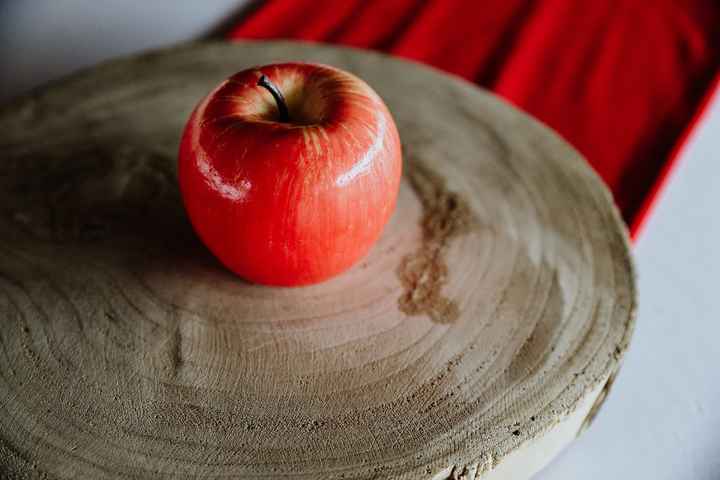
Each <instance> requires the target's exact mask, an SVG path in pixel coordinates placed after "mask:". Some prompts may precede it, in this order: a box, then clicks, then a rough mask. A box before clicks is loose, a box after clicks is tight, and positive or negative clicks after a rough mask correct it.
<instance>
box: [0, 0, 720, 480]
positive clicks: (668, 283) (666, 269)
mask: <svg viewBox="0 0 720 480" xmlns="http://www.w3.org/2000/svg"><path fill="white" fill-rule="evenodd" d="M246 1H247V0H246ZM243 3H245V2H243V1H241V0H240V1H239V0H204V1H202V2H179V1H176V0H162V1H160V0H149V1H148V0H146V1H137V0H132V1H130V0H125V1H123V2H119V1H115V2H110V1H103V0H6V1H5V2H3V3H0V65H2V67H1V69H0V100H1V99H6V98H9V97H11V96H14V95H16V94H18V93H21V92H22V91H24V90H27V89H28V88H29V87H31V86H35V85H38V84H40V83H44V82H45V81H47V80H49V79H52V78H55V77H57V76H58V75H62V74H65V73H67V72H70V71H72V70H74V69H76V68H78V67H80V66H85V65H90V64H92V63H95V62H97V61H99V60H101V59H104V58H108V57H112V56H115V55H119V54H125V53H129V52H131V51H135V50H141V49H144V48H149V47H156V46H160V45H165V44H168V43H173V42H177V41H180V40H185V39H191V38H195V37H197V36H198V35H202V34H205V33H206V32H208V31H209V30H211V29H212V28H214V27H215V26H216V25H217V24H218V23H219V22H222V21H223V20H225V19H226V17H227V15H231V14H232V13H234V12H236V11H237V9H238V6H239V5H241V4H243ZM719 182H720V99H718V98H716V99H715V101H714V105H713V106H712V108H711V111H710V112H709V115H708V116H706V118H705V120H704V122H703V124H702V126H701V128H700V130H699V131H697V132H696V134H695V135H694V138H693V140H692V141H691V143H690V145H689V148H688V149H687V150H686V151H685V152H684V153H683V158H682V159H681V161H680V166H679V168H678V169H677V170H676V172H675V174H674V176H673V178H672V180H671V182H670V184H669V188H667V189H666V190H665V192H664V193H663V194H662V197H661V201H660V203H659V206H658V208H657V209H656V210H655V212H654V213H653V215H652V217H651V219H650V221H649V222H648V223H647V225H646V228H645V231H644V233H643V235H642V236H641V238H640V240H639V242H638V243H637V245H636V248H635V254H636V260H637V268H638V279H639V291H640V309H639V314H638V322H637V329H636V332H635V336H634V339H633V342H632V345H631V348H630V352H629V354H628V355H627V357H626V359H625V365H624V367H623V369H622V370H621V372H620V375H619V377H618V379H617V381H616V383H615V387H614V388H613V391H612V392H611V395H610V397H609V399H608V400H607V402H606V404H605V407H604V408H603V409H602V410H601V412H600V414H599V416H598V418H597V419H596V421H595V423H594V424H593V426H592V427H591V428H590V430H589V431H588V432H586V433H585V435H583V436H582V437H580V439H578V441H577V442H575V443H574V444H573V445H572V446H571V447H570V448H569V449H568V450H566V451H565V452H564V453H563V454H562V455H561V456H560V457H559V458H557V459H556V460H555V461H554V462H553V463H552V464H551V465H550V466H549V467H548V468H546V469H545V470H544V471H543V472H542V473H541V474H540V475H538V479H539V480H550V479H552V480H563V479H568V480H570V479H572V480H577V479H605V478H612V479H653V480H664V479H668V480H670V479H673V480H682V479H688V480H690V479H692V480H716V479H718V478H720V346H719V345H720V303H715V301H716V300H718V297H719V296H720V280H718V278H719V277H720V221H718V211H719V210H720V208H719V207H720V185H718V183H719Z"/></svg>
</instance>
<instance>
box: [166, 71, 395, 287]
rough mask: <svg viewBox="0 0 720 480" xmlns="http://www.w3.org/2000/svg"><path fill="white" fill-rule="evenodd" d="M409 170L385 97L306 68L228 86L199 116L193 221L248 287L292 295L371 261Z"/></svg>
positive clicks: (189, 195)
mask: <svg viewBox="0 0 720 480" xmlns="http://www.w3.org/2000/svg"><path fill="white" fill-rule="evenodd" d="M401 171H402V155H401V149H400V140H399V136H398V132H397V129H396V127H395V122H394V121H393V119H392V116H391V115H390V112H389V111H388V109H387V107H386V106H385V104H384V103H383V101H382V100H381V99H380V97H379V96H378V95H377V93H375V92H374V91H373V90H372V89H371V88H370V87H369V86H368V85H367V84H366V83H365V82H363V81H362V80H360V79H359V78H357V77H355V76H354V75H352V74H350V73H348V72H345V71H342V70H339V69H337V68H333V67H329V66H326V65H315V64H307V63H284V64H277V65H267V66H264V67H257V68H251V69H249V70H244V71H242V72H239V73H237V74H235V75H233V76H232V77H230V78H229V79H227V80H225V81H224V82H223V83H221V84H220V85H219V86H218V87H217V88H215V89H214V90H213V91H212V92H211V93H210V94H209V95H208V96H207V97H206V98H205V99H203V100H202V101H201V102H200V104H199V105H198V106H197V107H196V108H195V110H194V111H193V113H192V115H191V116H190V119H189V120H188V123H187V125H186V127H185V131H184V133H183V137H182V141H181V145H180V154H179V165H178V175H179V181H180V188H181V191H182V195H183V200H184V203H185V208H186V210H187V212H188V215H189V217H190V221H191V222H192V225H193V227H194V228H195V230H196V232H197V233H198V235H199V236H200V238H201V239H202V240H203V242H204V243H205V244H206V245H207V247H208V248H209V249H210V250H211V251H212V252H213V254H214V255H215V256H216V257H217V258H218V259H220V261H221V262H222V263H223V264H224V265H226V266H227V267H228V268H229V269H230V270H232V271H233V272H235V273H236V274H238V275H240V276H241V277H243V278H245V279H247V280H250V281H252V282H256V283H262V284H268V285H287V286H291V285H303V284H309V283H314V282H319V281H321V280H324V279H327V278H329V277H331V276H333V275H336V274H338V273H340V272H342V271H344V270H345V269H347V268H349V267H350V266H351V265H353V264H354V263H355V262H356V261H358V260H359V259H360V258H361V257H363V256H364V255H365V254H366V253H367V252H368V250H369V249H370V247H371V246H372V245H373V243H374V242H375V241H376V240H377V239H378V237H379V236H380V233H381V232H382V230H383V227H384V226H385V224H386V223H387V221H388V219H389V218H390V215H391V214H392V212H393V209H394V207H395V201H396V199H397V194H398V189H399V184H400V174H401Z"/></svg>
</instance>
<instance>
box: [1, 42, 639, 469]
mask: <svg viewBox="0 0 720 480" xmlns="http://www.w3.org/2000/svg"><path fill="white" fill-rule="evenodd" d="M280 60H304V61H312V62H322V63H328V64H331V65H335V66H338V67H341V68H343V69H347V70H349V71H351V72H354V73H355V74H357V75H359V76H360V77H362V78H364V79H365V80H367V81H368V83H370V84H371V85H372V86H373V87H374V88H375V89H376V90H377V91H378V92H379V93H380V95H381V96H382V97H383V98H384V99H385V100H386V102H387V104H388V106H389V107H390V109H391V111H392V113H393V115H394V116H395V118H396V120H397V123H398V127H399V130H400V135H401V138H402V141H403V149H404V161H405V178H404V180H403V185H402V189H401V193H400V197H399V201H398V206H397V211H396V213H395V215H394V217H393V219H392V221H391V223H390V224H389V225H388V227H387V228H386V230H385V232H384V234H383V236H382V238H381V240H380V242H379V243H378V244H377V245H376V246H375V247H374V249H373V250H372V252H371V254H370V255H369V256H368V257H367V258H366V259H365V260H364V261H362V262H361V263H360V264H358V265H357V266H355V267H354V268H353V269H351V270H350V271H348V272H346V273H345V274H343V275H341V276H339V277H337V278H335V279H333V280H331V281H328V282H326V283H323V284H320V285H316V286H311V287H306V288H294V289H281V288H267V287H261V286H255V285H249V284H247V283H244V282H243V281H241V280H239V279H238V278H236V277H234V276H233V275H231V274H230V273H229V272H228V271H226V270H225V269H223V268H222V267H221V266H220V265H219V263H218V262H217V261H216V260H215V259H214V258H213V257H212V256H211V255H210V254H209V253H208V252H207V251H206V249H205V248H204V247H203V246H202V244H201V243H200V242H199V241H198V239H197V238H196V237H195V236H194V234H193V232H192V229H191V227H190V225H189V223H188V221H187V219H186V217H185V215H184V212H183V207H182V204H181V200H180V196H179V193H178V190H177V186H176V179H175V161H176V152H177V146H178V140H179V136H180V133H181V129H182V127H183V125H184V122H185V120H186V118H187V117H188V114H189V113H190V111H191V109H192V108H193V107H194V105H195V103H196V102H197V101H198V100H199V99H200V98H201V97H203V96H204V95H205V94H206V93H208V91H209V90H210V89H211V88H213V87H214V86H215V85H216V84H218V83H219V82H220V81H222V80H223V79H224V78H226V77H227V76H229V75H230V74H231V73H233V72H235V71H238V70H241V69H244V68H247V67H250V66H252V65H256V64H265V63H270V62H273V61H280ZM0 151H1V152H2V159H1V160H0V209H1V210H0V211H2V215H1V216H0V319H1V320H2V329H1V330H0V352H1V353H0V372H1V373H0V469H1V470H0V472H1V473H2V476H3V477H4V478H7V477H10V478H12V477H13V476H18V477H22V478H25V477H30V478H36V477H37V478H94V479H105V478H171V477H172V478H215V477H228V476H231V477H234V478H246V479H252V478H283V477H292V478H298V479H306V478H322V479H331V478H345V479H351V478H398V479H400V478H402V479H420V478H428V479H432V478H434V479H443V478H462V479H472V478H493V479H495V478H513V479H519V478H527V477H529V476H530V475H532V474H533V473H534V472H535V471H537V470H538V469H539V468H541V467H542V466H543V465H544V464H545V463H547V462H548V461H549V460H550V459H551V457H552V456H553V455H555V454H556V453H557V452H558V451H559V450H560V449H561V448H562V447H563V446H565V445H566V444H567V443H568V442H570V441H571V440H572V439H573V438H574V437H575V435H576V434H577V433H578V431H579V430H581V428H582V426H583V424H585V423H587V421H588V419H589V418H590V417H592V416H593V415H594V412H595V411H596V410H597V407H598V406H599V404H600V403H601V402H602V399H603V398H604V396H605V394H606V390H607V386H608V385H609V383H611V381H612V378H613V376H614V375H615V373H616V372H617V369H618V367H619V364H620V360H621V357H622V355H623V353H624V351H625V350H626V348H627V346H628V342H629V339H630V335H631V331H632V326H633V317H634V309H635V290H634V279H633V273H632V265H631V260H630V255H629V250H628V241H627V236H626V233H625V228H624V226H623V224H622V223H621V220H620V216H619V215H618V213H617V211H616V209H615V207H614V206H613V203H612V200H611V196H610V194H609V192H608V191H607V190H606V188H605V187H604V186H603V185H602V183H601V181H600V180H599V179H598V177H597V176H596V175H595V174H594V173H593V172H592V171H591V170H590V168H589V167H588V165H587V164H586V162H585V161H584V160H583V159H582V158H581V157H580V156H579V154H578V153H577V152H575V151H574V150H573V149H572V148H571V147H569V146H568V145H567V144H566V143H565V142H563V141H562V140H561V139H560V138H559V137H558V136H557V135H555V134H554V133H552V132H551V131H550V130H549V129H547V128H546V127H544V126H542V125H541V124H539V123H538V122H536V121H534V120H533V119H531V118H530V117H528V116H527V115H525V114H523V113H521V112H519V111H518V110H516V109H515V108H513V107H511V106H509V105H508V104H506V103H504V102H503V101H501V100H499V99H497V98H496V97H494V96H492V95H490V94H488V93H485V92H483V91H481V90H479V89H478V88H476V87H474V86H473V85H471V84H469V83H465V82H463V81H461V80H459V79H456V78H453V77H450V76H447V75H445V74H442V73H440V72H438V71H435V70H432V69H430V68H427V67H424V66H420V65H417V64H413V63H410V62H406V61H401V60H396V59H392V58H389V57H387V56H383V55H380V54H374V53H366V52H361V51H356V50H351V49H343V48H333V47H326V46H320V45H311V44H297V43H290V42H270V43H263V42H248V43H236V44H227V43H213V44H195V45H188V46H181V47H178V48H173V49H169V50H164V51H159V52H154V53H149V54H145V55H140V56H136V57H132V58H128V59H123V60H118V61H113V62H109V63H106V64H103V65H101V66H99V67H96V68H93V69H90V70H87V71H85V72H82V73H80V74H77V75H75V76H73V77H70V78H68V79H65V80H63V81H61V82H59V83H57V84H54V85H51V86H48V87H46V88H44V89H41V90H38V91H36V92H34V93H33V94H31V95H29V96H26V97H24V98H21V99H19V100H17V101H15V102H13V103H12V104H10V105H7V106H6V107H4V108H3V109H1V110H0ZM248 228H251V226H248Z"/></svg>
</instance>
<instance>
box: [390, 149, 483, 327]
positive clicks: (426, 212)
mask: <svg viewBox="0 0 720 480" xmlns="http://www.w3.org/2000/svg"><path fill="white" fill-rule="evenodd" d="M408 179H409V180H410V185H411V186H412V188H413V190H414V191H415V193H416V194H417V196H418V198H419V200H420V202H421V204H422V207H423V217H422V220H421V227H422V243H421V245H420V248H418V249H417V250H416V251H415V252H413V253H410V254H408V255H406V256H405V257H404V258H403V260H402V262H400V265H399V267H398V269H397V274H398V277H399V278H400V282H401V283H402V286H403V288H404V293H403V294H402V295H401V296H400V298H399V299H398V306H399V307H400V310H401V311H402V312H403V313H405V314H407V315H427V316H428V317H430V319H431V320H432V321H433V322H436V323H442V324H447V323H452V322H453V321H454V320H455V319H457V318H458V316H459V315H460V311H459V309H458V306H457V304H456V303H455V302H454V301H453V300H451V299H449V298H446V297H445V296H444V295H443V293H442V288H443V285H445V283H446V282H447V276H448V268H447V263H446V261H445V252H446V250H447V247H448V246H449V245H450V242H451V240H452V239H453V238H454V237H456V236H458V235H462V234H464V233H467V232H468V231H470V230H471V229H472V228H473V226H474V225H475V224H476V222H475V219H474V217H473V214H472V210H471V209H470V206H469V205H468V204H467V202H466V201H465V199H464V198H462V197H461V196H460V195H459V194H457V193H455V192H452V191H449V190H448V189H447V187H446V184H445V179H444V178H443V177H442V176H440V175H438V174H437V173H435V172H433V171H432V170H431V169H429V168H428V167H426V166H425V165H423V164H422V163H421V162H419V161H412V162H411V168H409V169H408Z"/></svg>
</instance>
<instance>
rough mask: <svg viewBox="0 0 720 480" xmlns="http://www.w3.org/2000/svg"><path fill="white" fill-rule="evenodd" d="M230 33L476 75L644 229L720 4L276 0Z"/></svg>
mask: <svg viewBox="0 0 720 480" xmlns="http://www.w3.org/2000/svg"><path fill="white" fill-rule="evenodd" d="M229 36H230V38H297V39H304V40H314V41H325V42H333V43H341V44H346V45H353V46H358V47H366V48H373V49H378V50H383V51H386V52H389V53H392V54H395V55H399V56H403V57H408V58H412V59H415V60H419V61H422V62H425V63H428V64H431V65H434V66H436V67H439V68H442V69H444V70H447V71H449V72H452V73H455V74H458V75H461V76H463V77H465V78H467V79H469V80H471V81H474V82H476V83H478V84H480V85H482V86H484V87H486V88H489V89H491V90H493V91H494V92H496V93H497V94H499V95H501V96H503V97H505V98H506V99H508V100H510V101H511V102H513V103H514V104H516V105H518V106H519V107H521V108H523V109H524V110H526V111H528V112H530V113H531V114H532V115H534V116H536V117H537V118H539V119H540V120H542V121H543V122H545V123H547V124H548V125H550V126H551V127H553V128H554V129H555V130H557V131H558V132H559V133H560V134H562V135H563V136H564V137H565V138H566V139H567V140H569V141H570V143H572V144H573V145H574V146H575V147H576V148H578V149H579V150H580V151H581V152H582V153H583V154H584V155H585V156H586V157H587V158H588V160H589V161H590V163H591V164H592V165H593V167H594V168H595V169H596V170H597V171H598V172H599V173H600V175H601V176H602V177H603V179H604V180H605V181H606V182H607V184H608V185H609V186H610V188H611V189H612V191H613V193H614V194H615V198H616V200H617V203H618V205H619V206H620V209H621V210H622V212H623V215H624V217H625V219H626V221H627V222H628V223H629V224H630V225H631V226H633V227H639V225H640V224H641V222H640V220H641V219H640V217H639V214H640V213H642V212H646V211H647V210H648V208H649V205H650V204H651V202H649V200H648V195H649V194H651V193H652V192H654V191H657V190H658V187H657V185H656V184H655V182H656V181H657V180H658V179H659V178H661V172H663V171H667V170H668V167H667V164H668V162H671V161H672V159H673V158H674V157H675V156H676V155H673V152H677V151H678V150H679V148H678V147H677V143H678V142H679V141H680V139H681V137H682V136H683V132H684V131H685V129H686V127H687V125H688V124H689V123H690V122H691V120H692V119H693V118H696V117H697V111H698V109H699V108H700V105H701V103H702V99H703V98H704V97H706V96H707V92H708V91H709V90H710V88H711V85H712V84H713V78H714V77H715V75H716V74H717V72H718V69H719V65H720V3H718V2H716V1H715V0H653V1H651V2H648V1H640V0H603V1H597V2H589V1H578V0H537V1H529V0H487V1H484V2H480V1H478V0H428V1H422V0H345V1H337V0H328V1H322V0H269V1H266V2H263V3H262V4H261V5H260V6H259V7H258V8H257V9H256V10H255V11H253V12H252V13H251V14H249V15H248V16H246V18H244V19H243V20H241V21H240V23H239V24H238V25H237V26H236V27H235V28H234V29H233V30H232V31H231V32H230V33H229ZM636 232H637V230H636V229H635V232H634V233H636Z"/></svg>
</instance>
